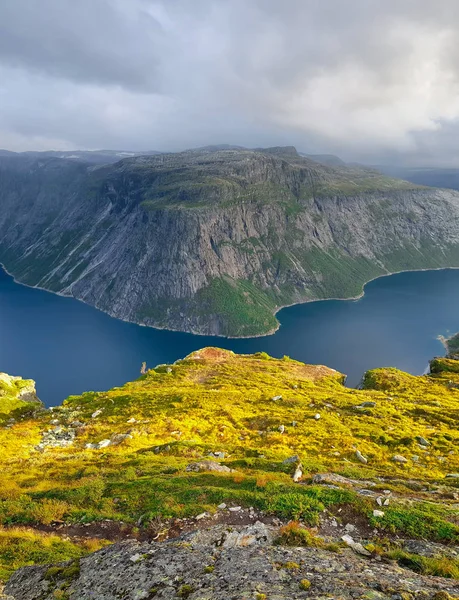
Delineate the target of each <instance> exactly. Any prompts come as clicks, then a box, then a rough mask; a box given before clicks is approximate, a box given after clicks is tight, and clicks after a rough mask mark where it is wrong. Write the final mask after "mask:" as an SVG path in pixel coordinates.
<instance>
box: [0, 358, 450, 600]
mask: <svg viewBox="0 0 459 600" xmlns="http://www.w3.org/2000/svg"><path fill="white" fill-rule="evenodd" d="M2 377H3V376H2ZM343 380H344V377H343V375H341V374H340V373H338V372H336V371H334V370H332V369H329V368H327V367H324V366H311V365H305V364H303V363H300V362H297V361H294V360H292V359H290V358H288V357H284V358H283V359H274V358H271V357H269V356H268V355H266V354H264V353H260V354H255V355H236V354H234V353H232V352H230V351H226V350H219V349H217V348H206V349H204V350H201V351H198V352H194V353H193V354H191V355H189V356H188V357H186V358H185V359H183V360H180V361H177V362H176V363H174V364H173V365H161V366H158V367H157V368H155V369H152V370H150V371H148V372H147V373H146V374H145V375H143V376H141V377H140V378H139V379H138V380H136V381H134V382H131V383H127V384H126V385H124V386H122V387H119V388H114V389H112V390H109V391H107V392H100V393H96V392H88V393H85V394H82V395H81V396H71V397H69V398H68V399H67V400H66V401H65V402H64V403H63V404H62V405H61V406H58V407H55V408H53V409H49V410H47V409H45V408H43V407H42V406H41V405H40V404H38V403H37V401H36V399H35V397H34V389H33V385H32V384H31V383H30V382H27V384H24V383H23V382H22V380H14V381H10V380H8V381H7V380H6V379H4V378H2V379H1V386H0V452H1V454H0V456H1V458H0V461H1V471H0V524H1V529H0V579H3V580H4V581H6V580H7V579H8V578H9V577H10V576H11V574H12V573H13V572H14V571H15V570H16V569H18V568H20V567H22V566H24V565H30V564H38V565H40V564H49V563H61V562H62V561H66V560H67V561H69V562H67V563H65V564H64V565H61V566H56V567H44V568H43V569H41V568H40V569H38V567H37V569H38V570H35V571H33V570H32V571H30V572H29V571H28V570H26V571H19V572H18V574H17V575H14V576H13V578H12V579H11V581H10V583H9V584H8V586H7V588H6V593H8V594H13V595H12V597H13V598H17V599H18V600H22V599H25V600H29V599H30V600H35V599H37V600H38V598H40V599H46V600H47V599H48V598H49V599H51V598H61V599H65V598H69V599H71V600H76V598H78V600H82V599H86V598H93V597H97V596H90V595H85V594H86V592H84V590H83V588H84V585H88V584H87V582H88V579H87V577H89V575H87V574H86V575H83V574H84V573H89V566H86V567H85V566H84V565H89V564H92V565H94V564H96V563H97V564H99V563H100V561H102V563H103V562H104V560H107V561H109V562H110V561H114V560H115V558H116V556H118V559H119V560H121V559H120V556H122V552H123V548H125V547H126V548H128V550H129V554H128V555H127V558H126V560H127V565H128V567H129V568H131V567H132V569H134V570H135V569H140V570H142V569H144V571H142V573H143V575H142V577H143V576H144V575H145V577H146V576H147V574H148V573H149V571H148V569H147V566H146V565H147V564H150V563H148V560H149V559H148V556H149V552H150V551H151V552H152V553H154V552H160V550H156V548H163V547H164V548H165V550H164V552H172V550H171V549H174V552H175V554H173V556H179V555H180V556H181V554H180V553H181V552H188V553H189V559H185V558H183V557H182V558H181V559H180V560H181V561H182V562H183V560H190V561H191V563H190V571H189V572H188V573H185V574H182V575H183V576H181V578H180V577H179V578H177V580H175V579H174V578H172V579H171V580H170V581H169V580H167V581H168V583H167V584H166V583H164V581H165V579H164V577H165V575H164V572H162V573H163V574H162V575H161V577H162V579H161V578H160V579H161V581H162V582H163V583H161V584H160V585H159V587H158V586H157V585H156V583H155V585H153V584H151V582H150V584H149V585H150V588H148V589H146V588H142V590H143V591H142V590H140V588H139V589H137V588H135V590H136V591H135V593H136V594H138V595H136V596H134V595H129V594H131V593H132V594H134V592H132V590H131V591H130V592H129V593H128V592H126V593H125V595H122V593H121V591H120V592H119V594H120V595H119V596H117V595H114V592H113V590H114V589H115V587H116V586H115V584H114V583H113V582H112V583H111V584H110V585H111V586H112V587H111V588H110V589H111V590H112V593H113V595H110V594H109V593H108V592H107V594H106V595H103V593H102V592H100V595H99V596H98V598H101V599H102V598H103V599H105V598H118V597H119V598H121V597H122V598H129V599H130V598H134V597H135V598H154V597H156V598H174V597H182V598H183V597H189V598H190V599H192V600H195V599H198V598H206V599H207V598H212V599H213V598H220V597H222V598H223V597H225V596H220V595H219V593H220V592H218V593H217V587H218V585H220V583H221V581H222V575H221V574H220V575H219V576H218V577H217V573H221V571H219V569H222V568H223V567H222V564H223V563H222V560H223V558H222V557H224V555H223V554H218V552H220V550H218V552H217V550H216V549H215V548H218V547H219V544H217V546H212V548H214V550H213V551H212V552H214V554H213V555H212V556H213V558H212V559H211V558H206V560H208V561H209V562H206V563H204V564H201V563H200V564H201V566H200V567H199V569H201V570H200V573H201V574H202V577H201V576H200V577H199V578H198V579H199V581H198V580H197V579H196V573H195V571H193V569H194V568H195V567H194V566H193V564H194V563H193V558H192V556H194V555H193V554H192V550H193V548H195V547H197V546H196V544H198V545H199V544H204V542H203V539H204V538H203V537H202V536H205V535H207V534H205V531H207V530H208V529H209V527H211V526H215V527H217V529H218V527H220V529H218V531H221V532H223V533H221V535H223V538H221V539H222V540H227V536H228V535H229V536H230V538H231V535H233V534H231V531H233V533H234V532H237V531H238V527H240V526H242V525H243V526H245V527H249V529H250V527H252V526H253V527H255V525H254V524H255V523H256V522H258V525H257V527H264V528H266V531H269V532H270V533H269V536H272V544H274V545H273V546H272V549H273V550H272V552H273V553H274V554H273V555H272V557H271V559H269V556H268V555H263V556H264V558H263V560H268V559H269V560H271V563H269V564H271V567H269V569H271V570H272V573H273V576H274V575H275V577H276V578H278V577H280V578H281V579H280V580H279V582H280V583H279V585H280V586H287V587H288V586H291V588H290V587H288V589H289V590H290V589H291V590H296V592H295V593H293V592H292V591H290V592H289V594H290V596H288V595H287V596H282V595H279V594H280V592H279V593H278V595H277V596H276V595H275V594H274V593H273V591H272V590H273V589H274V587H272V586H271V593H272V596H270V590H269V589H265V588H263V581H265V583H266V582H267V581H270V577H271V575H265V579H263V577H262V576H261V575H260V574H258V575H255V574H254V575H253V578H254V581H255V580H256V581H255V583H256V585H258V583H257V581H258V579H257V577H258V578H259V579H260V581H261V583H260V584H259V585H260V586H261V587H256V586H255V583H253V582H252V583H253V585H254V586H255V587H253V590H252V588H250V589H251V590H252V591H250V594H249V592H247V593H246V592H244V593H246V595H244V594H242V593H241V595H239V596H237V595H236V596H231V597H238V598H239V597H240V598H250V599H252V598H257V599H258V600H261V599H265V598H266V599H268V600H269V598H270V597H272V598H281V597H282V598H283V597H291V598H319V597H320V598H322V597H323V598H329V597H341V598H346V599H347V598H351V597H352V598H366V599H369V600H371V599H376V600H377V599H386V598H392V599H394V598H401V599H402V600H410V599H418V598H419V599H421V600H430V599H431V598H435V600H445V599H447V598H453V597H455V596H456V595H457V596H459V581H458V579H459V554H458V551H459V550H458V548H459V517H458V515H459V448H458V441H459V431H458V424H459V362H458V361H454V360H451V359H441V358H438V359H435V360H433V361H432V363H431V373H430V374H429V375H426V376H419V377H417V376H412V375H409V374H407V373H403V372H401V371H398V370H397V369H391V368H386V369H376V370H373V371H370V372H368V373H366V374H365V376H364V378H363V384H362V385H363V389H360V390H356V389H349V388H346V387H345V386H344V385H343ZM5 381H7V383H3V382H5ZM24 386H26V387H27V389H28V394H29V395H27V396H26V397H23V396H21V390H22V389H23V387H24ZM253 527H252V529H250V531H252V533H251V534H250V535H251V536H252V538H253V539H255V538H257V535H258V534H257V535H255V534H253ZM195 530H199V531H200V532H201V533H200V534H199V535H200V536H201V537H199V538H198V541H196V537H192V538H190V541H189V543H188V542H186V538H183V537H179V541H178V542H176V541H174V540H175V538H177V537H178V536H181V535H183V534H184V533H186V532H192V531H195ZM214 530H215V528H214V529H212V531H214ZM257 531H258V530H257ZM193 535H195V534H193ZM209 535H210V534H209ZM219 535H220V534H219ZM234 535H236V533H234ZM266 535H268V534H266ZM266 535H264V534H263V539H265V538H266ZM225 536H226V537H225ZM236 537H237V536H236ZM249 537H250V536H249ZM169 538H170V539H171V540H172V541H169V542H164V543H161V540H166V539H169ZM252 538H250V539H252ZM126 539H130V540H134V541H131V542H126V543H128V546H125V545H123V544H121V545H119V550H116V552H117V553H118V554H116V552H115V551H113V550H111V548H115V546H109V544H112V543H114V542H119V541H121V540H126ZM135 539H137V540H138V541H135ZM231 539H232V540H233V542H234V539H233V538H231ZM238 539H239V538H238ZM241 539H242V538H240V539H239V542H237V543H236V542H234V543H235V544H236V546H244V547H245V545H249V542H247V543H245V542H244V543H243V542H241ZM244 539H245V538H244ZM247 539H249V538H247ZM257 539H258V538H257ZM180 540H182V541H180ZM183 540H185V541H183ZM236 541H237V540H236ZM265 541H266V540H265ZM233 542H231V543H233ZM222 543H223V542H221V543H220V545H221V544H222ZM270 543H271V542H270ZM129 544H131V545H129ZM132 544H134V545H135V544H137V545H138V547H139V548H142V550H138V551H134V550H132V548H134V546H132ZM142 544H143V545H142ZM171 544H172V545H171ZM184 544H185V545H184ZM187 544H188V546H187ZM227 544H228V542H227V541H225V542H224V543H223V546H222V548H223V550H221V552H224V551H226V550H225V548H227V547H228V546H227ZM105 546H107V548H106V549H103V550H102V551H101V552H100V553H97V554H95V555H94V557H95V558H94V560H95V561H96V563H90V562H85V561H91V560H93V559H92V558H91V557H90V556H89V557H88V558H87V559H86V558H82V557H84V556H85V555H87V554H88V553H90V552H92V551H94V550H98V549H99V548H105ZM135 547H136V548H137V546H135ZM298 547H300V548H299V549H298ZM116 548H118V545H117V546H116ZM145 548H147V550H145ZM187 548H188V550H187ZM199 548H201V546H199ZM276 548H277V549H276ZM200 551H201V550H199V552H200ZM244 551H245V550H244ZM114 552H115V553H114ZM196 552H198V550H196ZM216 552H217V554H215V553H216ZM241 552H242V550H241ZM260 552H262V550H261V549H260V550H259V551H258V553H260ZM176 553H179V554H176ZM190 553H191V554H190ZM276 553H277V554H276ZM279 553H280V554H279ZM289 553H290V554H289ZM292 553H293V554H292ZM281 554H282V556H284V559H282V561H284V562H282V561H281V564H280V565H279V561H280V560H281V559H280V558H279V556H280V555H281ZM171 556H172V555H171ZM238 556H240V557H242V554H238ZM274 556H276V557H277V558H276V559H275V558H273V557H274ZM288 556H290V559H288ZM97 557H99V558H97ZM104 557H105V558H104ZM285 557H287V558H285ZM252 558H253V560H255V558H254V557H252ZM118 559H116V560H118ZM293 559H294V560H293ZM309 559H310V560H311V561H313V563H314V565H315V567H314V568H313V567H312V566H311V564H312V563H311V564H310V563H309V562H308V561H309ZM171 560H172V558H171ZM199 560H201V558H200V559H199ZM203 560H204V559H203ZM235 560H236V558H235ZM97 561H99V562H97ZM142 561H147V562H145V563H143V562H142ZM292 561H293V562H292ZM330 561H331V562H330ZM353 561H354V562H355V561H360V562H361V563H362V564H360V563H359V564H358V565H354V562H353ZM115 562H116V561H115ZM223 562H224V561H223ZM102 563H100V564H102ZM249 563H250V561H249ZM249 563H248V564H249ZM287 563H288V564H287ZM290 563H291V564H290ZM110 564H111V565H112V566H111V567H110V569H112V570H116V569H115V567H114V564H115V563H114V562H111V563H110ZM143 564H144V567H142V565H143ZM161 564H162V563H161V561H160V562H159V563H158V562H157V561H156V562H155V565H156V566H155V568H160V567H158V565H161ZM250 564H253V565H255V564H256V563H255V562H254V563H250ZM276 565H277V566H276ZM308 565H309V566H308ZM327 565H328V567H327ZM333 565H335V566H333ZM340 565H341V566H340ZM345 565H347V566H345ZM128 567H126V568H128ZM100 568H102V567H100ZM119 568H121V567H119ZM123 568H124V567H123ZM161 568H162V567H161ZM164 568H165V567H164ZM196 568H198V567H196ZM264 568H265V569H266V568H267V567H264ZM354 568H355V569H357V571H359V573H361V572H364V573H366V575H365V577H363V576H360V575H359V576H357V575H356V576H355V577H354V578H352V577H351V579H350V580H349V582H348V583H346V584H345V583H343V581H344V580H343V581H341V580H340V579H339V578H340V577H343V578H344V577H348V576H349V573H351V574H352V572H353V571H352V569H354ZM85 569H86V571H85ZM91 569H92V571H93V570H94V566H92V567H91ZM269 569H268V570H269ZM279 569H280V570H279ZM321 569H322V570H321ZM327 569H328V571H327ZM334 569H336V573H335V575H333V573H334V572H335V571H334ZM80 570H81V575H80ZM128 570H129V569H128ZM92 571H91V572H92ZM166 571H167V569H166ZM357 571H356V572H357ZM152 572H153V571H151V573H152ZM266 572H267V571H266ZM23 573H24V575H23ZM136 573H137V575H135V577H134V575H133V577H134V579H135V578H137V579H135V581H137V583H136V585H138V586H140V585H141V584H140V583H139V582H140V581H141V579H139V578H140V574H139V573H140V571H139V572H137V571H136ZM327 573H328V574H327ZM338 573H342V575H338ZM391 574H392V575H393V580H394V582H393V583H391V582H392V579H391V577H392V575H391ZM110 576H111V575H110ZM110 576H109V575H108V574H105V575H104V577H103V579H104V582H103V583H102V582H100V585H101V586H103V585H105V586H107V585H109V583H107V582H109V579H110ZM126 577H127V579H129V577H128V576H127V575H126ZM152 577H153V575H152ZM158 577H159V576H158ZM24 578H25V579H24ZM27 578H29V579H30V578H32V579H30V581H32V583H33V585H32V583H30V582H29V583H28V584H27V585H29V584H30V585H29V588H30V589H29V588H27V585H26V583H27V581H28V579H27ZM34 578H35V579H34ZM85 578H86V579H85ZM166 579H167V577H166ZM334 580H336V581H335V583H333V581H334ZM338 580H339V581H341V583H340V585H341V588H342V591H341V596H331V595H330V593H331V592H328V595H326V594H325V591H324V590H327V589H328V590H332V591H333V590H334V589H335V588H332V587H328V588H327V587H326V586H327V585H328V586H332V585H335V584H336V585H338V583H336V582H338ZM85 581H86V583H84V582H85ZM142 581H143V580H142ZM155 581H156V580H155ZM276 581H277V579H276ZM346 581H347V580H346ZM24 582H26V583H24ZM37 582H39V583H37ZM219 582H220V583H219ZM369 582H370V583H369ZM371 582H373V583H371ZM125 583H126V582H125ZM246 583H247V582H246ZM252 583H251V584H250V585H252ZM94 585H96V584H94ZM97 585H99V584H97ZM116 585H118V584H116ZM119 585H121V584H119ZM126 585H127V584H126ZM146 585H147V584H146V583H145V586H146ZM206 585H208V586H210V587H209V590H210V589H214V592H213V593H211V592H209V591H208V590H207V588H206ZM247 585H249V583H247ZM272 585H274V584H272ZM275 585H277V583H276V584H275ZM346 585H348V587H346ZM21 586H22V587H21ZM40 586H41V587H40ZM43 586H44V587H43ZM79 586H80V587H79ZM81 586H83V587H81ZM212 586H214V587H213V588H212ZM215 586H217V587H215ZM321 586H322V587H321ZM343 586H344V587H343ZM352 586H354V587H352ZM355 586H357V587H355ZM358 586H363V587H358ZM365 586H366V587H365ZM377 586H379V587H377ZM416 586H417V587H416ZM134 587H135V586H134ZM249 587H250V586H249ZM26 588H27V589H29V592H27V593H26V591H24V590H26ZM131 588H132V585H131ZM37 589H39V592H38V591H37ZM84 589H86V588H84ZM88 589H89V588H88ZM94 589H95V588H94ZM100 589H101V590H102V588H100ZM104 589H105V588H104ZM107 589H108V588H107ZM116 589H118V588H116ZM119 589H120V590H121V588H119ZM123 589H124V588H123ZM133 589H134V588H133ZM153 589H154V590H155V591H154V592H153V591H152V590H153ZM247 589H249V588H247ZM276 589H277V588H276ZM279 589H280V588H279ZM285 589H287V588H285ZM18 590H22V591H20V592H18ZM40 590H41V591H40ZM78 590H79V591H78ZM139 590H140V591H139ZM205 590H207V591H206V592H205ZM257 590H258V591H257ZM356 590H357V591H356ZM359 590H363V591H362V593H361V595H360V596H359V595H356V594H357V592H359ZM416 590H417V591H416ZM204 592H205V593H204ZM319 592H320V593H319ZM351 592H352V594H354V595H346V594H351ZM418 592H419V593H418ZM421 592H423V593H425V595H424V596H423V595H421ZM434 592H435V593H434ZM456 592H457V594H456ZM39 593H40V594H41V595H39ZM87 593H88V594H89V592H87ZM104 593H105V592H104ZM141 593H142V594H143V595H141ZM222 593H223V592H222ZM359 593H360V592H359ZM27 594H29V595H27ZM34 594H35V595H34ZM139 594H140V595H139ZM168 594H169V595H168ZM206 594H207V595H206ZM257 594H258V595H257ZM365 594H367V595H365ZM371 594H373V595H371ZM378 594H379V595H378ZM396 594H399V595H398V596H397V595H396ZM403 594H405V595H403ZM441 594H443V595H441ZM228 597H229V596H228Z"/></svg>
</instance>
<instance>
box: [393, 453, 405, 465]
mask: <svg viewBox="0 0 459 600" xmlns="http://www.w3.org/2000/svg"><path fill="white" fill-rule="evenodd" d="M392 460H393V461H394V462H397V463H401V464H405V463H407V462H408V459H407V458H405V457H404V456H402V455H401V454H394V456H393V457H392Z"/></svg>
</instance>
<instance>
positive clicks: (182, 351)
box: [0, 270, 459, 405]
mask: <svg viewBox="0 0 459 600" xmlns="http://www.w3.org/2000/svg"><path fill="white" fill-rule="evenodd" d="M458 298H459V270H442V271H422V272H410V273H400V274H397V275H392V276H390V277H382V278H380V279H377V280H375V281H372V282H370V283H369V284H368V285H367V286H366V287H365V295H364V296H363V297H362V298H361V299H360V300H357V301H353V300H346V301H340V300H327V301H323V302H311V303H308V304H302V305H298V306H294V307H290V308H286V309H283V310H282V311H281V312H280V313H278V317H279V320H280V322H281V328H280V329H279V330H278V331H277V332H276V333H275V334H274V335H271V336H267V337H262V338H252V339H243V340H229V339H225V338H217V337H208V336H196V335H190V334H185V333H176V332H170V331H161V330H156V329H151V328H146V327H139V326H137V325H133V324H130V323H124V322H122V321H118V320H116V319H113V318H111V317H109V316H107V315H105V314H104V313H102V312H100V311H98V310H96V309H94V308H91V307H89V306H86V305H84V304H82V303H81V302H78V301H76V300H73V299H71V298H63V297H59V296H56V295H54V294H50V293H48V292H44V291H42V290H36V289H31V288H28V287H25V286H22V285H19V284H17V283H15V282H14V281H13V279H12V278H11V277H9V276H8V275H6V274H5V273H4V272H3V271H2V270H0V371H4V372H6V373H9V374H10V375H21V376H22V377H25V378H31V379H35V381H36V382H37V390H38V395H39V397H40V398H41V399H42V400H43V401H44V402H45V403H46V404H47V405H54V404H57V403H60V402H61V401H62V400H64V399H65V398H66V397H67V396H69V395H70V394H79V393H81V392H83V391H88V390H104V389H108V388H110V387H113V386H118V385H121V384H123V383H125V382H126V381H129V380H132V379H134V378H136V377H137V376H138V375H139V370H140V366H141V363H142V361H146V362H147V365H148V366H149V367H153V366H155V365H157V364H160V363H170V362H173V361H175V360H177V359H178V358H182V357H184V356H185V355H187V354H189V353H190V352H192V351H193V350H196V349H199V348H202V347H204V346H210V345H211V346H220V347H223V348H229V349H231V350H234V351H235V352H241V353H253V352H258V351H265V352H268V353H269V354H271V355H273V356H279V357H280V356H283V355H284V354H287V355H289V356H291V357H292V358H296V359H298V360H301V361H304V362H308V363H316V364H325V365H328V366H329V367H333V368H335V369H337V370H339V371H341V372H342V373H346V374H347V375H348V384H349V385H353V386H355V385H357V384H358V382H359V380H360V378H361V376H362V374H363V373H364V371H366V370H367V369H370V368H373V367H382V366H395V367H398V368H400V369H403V370H406V371H409V372H411V373H413V374H420V373H422V372H423V371H424V370H425V369H426V367H427V365H428V361H429V359H430V358H432V357H433V356H435V355H437V356H438V355H441V354H444V349H443V346H442V345H441V343H440V342H439V341H438V339H437V336H438V335H439V334H442V335H446V334H448V333H455V332H456V331H459V304H458Z"/></svg>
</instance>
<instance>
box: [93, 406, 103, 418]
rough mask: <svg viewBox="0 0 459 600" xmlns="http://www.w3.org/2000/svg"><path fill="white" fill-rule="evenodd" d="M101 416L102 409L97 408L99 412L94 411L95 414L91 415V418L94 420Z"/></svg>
mask: <svg viewBox="0 0 459 600" xmlns="http://www.w3.org/2000/svg"><path fill="white" fill-rule="evenodd" d="M101 414H102V409H101V408H99V410H96V411H95V412H93V413H92V415H91V418H92V419H95V418H96V417H98V416H99V415H101Z"/></svg>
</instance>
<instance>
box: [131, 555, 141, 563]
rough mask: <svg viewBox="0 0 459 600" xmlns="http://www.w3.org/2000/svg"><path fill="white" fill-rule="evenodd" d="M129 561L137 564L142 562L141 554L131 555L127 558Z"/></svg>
mask: <svg viewBox="0 0 459 600" xmlns="http://www.w3.org/2000/svg"><path fill="white" fill-rule="evenodd" d="M129 560H130V561H131V562H133V563H137V562H139V561H141V560H142V555H141V554H133V555H132V556H130V557H129Z"/></svg>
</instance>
